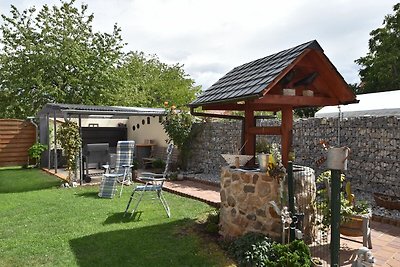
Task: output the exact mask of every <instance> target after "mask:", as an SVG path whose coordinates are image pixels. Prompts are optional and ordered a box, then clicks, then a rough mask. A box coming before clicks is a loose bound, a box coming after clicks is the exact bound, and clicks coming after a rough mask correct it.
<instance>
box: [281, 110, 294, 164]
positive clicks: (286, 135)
mask: <svg viewBox="0 0 400 267" xmlns="http://www.w3.org/2000/svg"><path fill="white" fill-rule="evenodd" d="M281 128H282V131H281V132H282V137H281V144H282V163H283V165H284V166H285V167H287V166H288V162H289V152H290V150H291V149H292V135H293V132H292V130H293V109H292V107H291V106H288V107H284V108H282V125H281Z"/></svg>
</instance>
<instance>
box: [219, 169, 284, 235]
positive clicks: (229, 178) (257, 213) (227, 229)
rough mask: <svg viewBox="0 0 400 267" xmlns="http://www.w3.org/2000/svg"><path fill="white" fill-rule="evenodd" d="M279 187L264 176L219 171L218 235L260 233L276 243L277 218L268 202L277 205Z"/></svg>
mask: <svg viewBox="0 0 400 267" xmlns="http://www.w3.org/2000/svg"><path fill="white" fill-rule="evenodd" d="M279 188H280V185H279V182H278V180H277V179H274V178H272V177H270V176H269V175H267V174H266V173H260V172H242V171H239V170H235V169H230V168H229V167H223V168H222V172H221V213H220V234H221V235H222V236H223V237H225V238H228V239H229V238H233V237H237V236H241V235H243V234H245V233H247V232H260V233H264V234H266V235H268V236H269V237H271V238H272V239H274V240H276V241H280V240H281V237H282V223H281V218H280V216H278V214H277V213H276V212H275V210H274V209H273V207H272V205H271V204H270V201H275V203H277V204H278V205H279V203H280V195H279V192H280V190H279Z"/></svg>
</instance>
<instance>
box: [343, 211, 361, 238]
mask: <svg viewBox="0 0 400 267" xmlns="http://www.w3.org/2000/svg"><path fill="white" fill-rule="evenodd" d="M340 233H341V234H342V235H345V236H363V217H361V216H357V215H354V216H351V217H350V218H349V219H348V220H347V221H345V222H342V223H341V224H340Z"/></svg>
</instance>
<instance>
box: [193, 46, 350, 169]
mask: <svg viewBox="0 0 400 267" xmlns="http://www.w3.org/2000/svg"><path fill="white" fill-rule="evenodd" d="M356 102H357V99H356V96H355V94H354V93H353V92H352V90H351V89H350V88H349V87H348V85H347V83H346V82H345V80H344V79H343V77H342V76H341V75H340V73H339V72H338V71H337V69H336V68H335V66H334V65H333V64H332V63H331V61H330V60H329V59H328V57H327V56H326V55H325V54H324V51H323V49H322V47H321V46H320V45H319V43H318V42H317V41H316V40H312V41H309V42H306V43H303V44H300V45H297V46H295V47H292V48H289V49H286V50H283V51H280V52H278V53H275V54H272V55H269V56H266V57H263V58H260V59H257V60H254V61H251V62H248V63H245V64H243V65H240V66H238V67H235V68H233V69H232V70H231V71H229V72H228V73H227V74H225V75H224V76H223V77H222V78H220V79H219V80H218V81H217V82H216V83H214V84H213V85H212V86H211V87H210V88H208V89H207V90H205V91H204V92H203V93H202V94H201V95H200V96H199V97H198V98H197V99H196V100H194V101H193V102H192V103H190V104H189V106H190V107H191V111H192V113H193V114H196V115H199V113H198V112H196V111H195V108H197V107H201V108H202V109H203V110H237V111H244V114H245V115H244V117H243V121H244V125H245V127H244V138H243V142H244V144H245V148H244V152H245V154H247V155H254V153H255V137H256V135H259V134H267V135H280V136H281V144H282V161H283V163H284V164H285V165H286V164H287V162H288V155H289V151H290V150H291V142H292V128H293V109H296V108H305V107H322V106H335V105H340V104H342V105H346V104H350V103H356ZM255 111H274V112H275V111H281V112H282V124H281V126H279V127H256V125H255V119H254V112H255ZM204 115H205V116H210V115H209V114H204ZM223 117H226V116H223Z"/></svg>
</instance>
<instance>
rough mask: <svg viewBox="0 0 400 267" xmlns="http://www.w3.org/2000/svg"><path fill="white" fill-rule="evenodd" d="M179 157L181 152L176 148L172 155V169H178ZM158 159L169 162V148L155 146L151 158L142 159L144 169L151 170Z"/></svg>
mask: <svg viewBox="0 0 400 267" xmlns="http://www.w3.org/2000/svg"><path fill="white" fill-rule="evenodd" d="M178 156H179V151H178V149H177V148H176V147H174V150H173V151H172V154H171V157H172V158H171V161H170V163H171V165H172V167H176V164H177V162H178ZM157 159H161V160H163V161H164V162H166V161H167V147H162V146H153V147H152V149H151V152H150V156H149V157H144V158H142V161H143V167H144V168H147V167H150V168H151V166H152V164H153V162H154V161H156V160H157Z"/></svg>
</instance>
